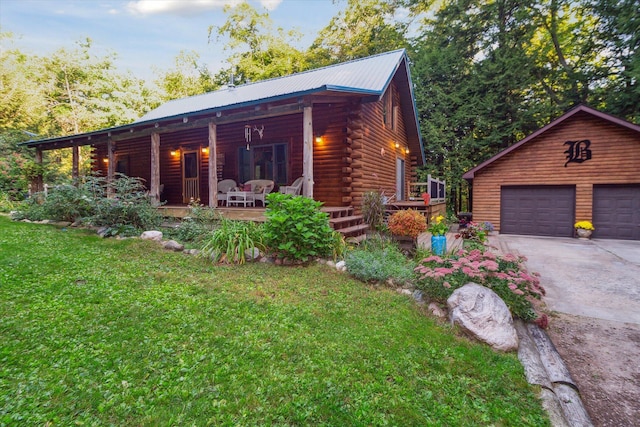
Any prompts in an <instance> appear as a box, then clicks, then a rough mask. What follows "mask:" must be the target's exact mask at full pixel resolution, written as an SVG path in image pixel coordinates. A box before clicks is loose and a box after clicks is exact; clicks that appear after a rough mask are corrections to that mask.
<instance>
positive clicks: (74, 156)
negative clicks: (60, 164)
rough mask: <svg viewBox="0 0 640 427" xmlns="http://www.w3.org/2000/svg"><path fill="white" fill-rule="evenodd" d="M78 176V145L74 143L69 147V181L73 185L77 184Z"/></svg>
mask: <svg viewBox="0 0 640 427" xmlns="http://www.w3.org/2000/svg"><path fill="white" fill-rule="evenodd" d="M79 176H80V147H78V146H77V145H74V146H73V147H72V148H71V181H72V182H73V185H78V177H79Z"/></svg>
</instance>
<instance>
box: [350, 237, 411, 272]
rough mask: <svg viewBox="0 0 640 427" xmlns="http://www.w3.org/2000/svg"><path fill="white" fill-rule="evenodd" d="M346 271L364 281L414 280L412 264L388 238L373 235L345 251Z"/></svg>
mask: <svg viewBox="0 0 640 427" xmlns="http://www.w3.org/2000/svg"><path fill="white" fill-rule="evenodd" d="M345 262H346V264H347V271H348V272H349V274H351V275H352V276H354V277H356V278H358V279H360V280H362V281H365V282H371V281H375V282H386V281H387V280H388V279H392V280H393V281H394V282H396V283H405V282H413V281H415V278H416V274H415V273H414V264H413V262H412V261H410V260H408V259H407V258H406V257H405V256H404V254H403V253H402V252H401V251H400V249H399V248H398V246H397V245H396V244H395V243H394V242H392V241H391V240H389V239H386V238H382V237H373V238H370V239H367V240H365V241H364V242H363V243H362V244H361V245H360V247H358V248H356V249H353V250H351V251H349V252H347V254H346V256H345Z"/></svg>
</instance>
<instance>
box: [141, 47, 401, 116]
mask: <svg viewBox="0 0 640 427" xmlns="http://www.w3.org/2000/svg"><path fill="white" fill-rule="evenodd" d="M405 55H406V54H405V50H404V49H400V50H394V51H391V52H386V53H382V54H379V55H374V56H369V57H367V58H362V59H356V60H353V61H350V62H343V63H340V64H336V65H331V66H328V67H324V68H318V69H315V70H309V71H304V72H301V73H296V74H291V75H288V76H285V77H278V78H273V79H269V80H263V81H259V82H255V83H249V84H245V85H241V86H235V87H228V88H225V89H220V90H217V91H215V92H209V93H205V94H202V95H196V96H191V97H188V98H182V99H176V100H173V101H169V102H166V103H165V104H163V105H161V106H160V107H158V108H156V109H155V110H152V111H150V112H149V113H147V114H145V115H144V116H143V117H141V118H140V119H139V120H137V121H136V122H135V123H139V122H146V121H150V120H158V119H164V118H168V117H173V116H180V115H183V114H191V113H195V112H199V111H205V110H211V109H217V108H223V107H231V106H240V105H245V104H252V103H255V102H264V101H265V100H272V99H280V98H288V97H291V96H298V95H303V94H308V93H314V92H320V91H335V92H347V93H360V94H363V95H378V96H379V95H382V94H383V93H384V90H385V89H386V87H387V85H388V84H389V81H390V80H391V78H392V77H393V75H394V73H395V71H396V69H397V68H398V66H399V64H400V62H401V60H402V59H403V58H404V57H405Z"/></svg>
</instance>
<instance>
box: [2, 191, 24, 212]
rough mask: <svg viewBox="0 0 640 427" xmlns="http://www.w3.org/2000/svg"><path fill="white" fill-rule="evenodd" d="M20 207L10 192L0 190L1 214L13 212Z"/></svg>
mask: <svg viewBox="0 0 640 427" xmlns="http://www.w3.org/2000/svg"><path fill="white" fill-rule="evenodd" d="M19 205H20V203H19V202H17V201H16V200H15V199H14V198H13V197H12V196H11V195H10V194H9V193H8V192H5V191H2V190H0V212H11V211H14V210H16V209H17V208H18V206H19Z"/></svg>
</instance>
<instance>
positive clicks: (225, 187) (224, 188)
mask: <svg viewBox="0 0 640 427" xmlns="http://www.w3.org/2000/svg"><path fill="white" fill-rule="evenodd" d="M237 186H238V184H237V183H236V182H235V181H234V180H232V179H223V180H222V181H220V182H218V203H220V202H222V203H223V205H226V204H227V200H228V199H227V193H228V192H229V191H230V190H232V189H234V188H236V187H237Z"/></svg>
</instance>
